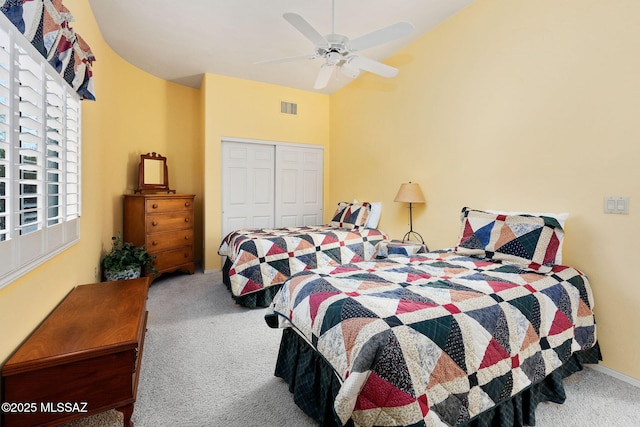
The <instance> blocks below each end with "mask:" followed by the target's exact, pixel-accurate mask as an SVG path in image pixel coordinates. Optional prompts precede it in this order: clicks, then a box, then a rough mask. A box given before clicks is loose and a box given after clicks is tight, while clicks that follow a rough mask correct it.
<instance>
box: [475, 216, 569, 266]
mask: <svg viewBox="0 0 640 427" xmlns="http://www.w3.org/2000/svg"><path fill="white" fill-rule="evenodd" d="M484 211H485V212H489V213H492V214H504V215H531V216H548V217H551V218H555V220H556V221H558V223H560V226H561V227H562V229H563V230H564V223H565V222H566V221H567V218H569V213H567V212H563V213H550V212H506V211H495V210H491V209H484ZM563 242H564V239H562V240H560V245H558V252H556V260H555V263H556V264H560V265H562V243H563Z"/></svg>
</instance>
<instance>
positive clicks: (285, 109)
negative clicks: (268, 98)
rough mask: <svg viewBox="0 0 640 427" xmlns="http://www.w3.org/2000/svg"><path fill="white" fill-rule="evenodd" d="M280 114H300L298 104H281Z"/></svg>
mask: <svg viewBox="0 0 640 427" xmlns="http://www.w3.org/2000/svg"><path fill="white" fill-rule="evenodd" d="M280 112H281V113H284V114H298V104H294V103H293V102H284V101H282V102H280Z"/></svg>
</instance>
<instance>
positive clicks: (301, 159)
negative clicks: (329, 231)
mask: <svg viewBox="0 0 640 427" xmlns="http://www.w3.org/2000/svg"><path fill="white" fill-rule="evenodd" d="M322 162H323V150H322V149H319V148H314V147H304V146H289V145H286V146H277V147H276V205H275V207H276V212H275V220H276V227H288V226H303V225H320V224H322V223H323V221H322Z"/></svg>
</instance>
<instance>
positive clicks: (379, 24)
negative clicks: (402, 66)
mask: <svg viewBox="0 0 640 427" xmlns="http://www.w3.org/2000/svg"><path fill="white" fill-rule="evenodd" d="M472 2H473V0H182V1H178V0H135V1H132V0H108V1H105V0H89V3H90V5H91V8H92V9H93V12H94V15H95V17H96V20H97V22H98V26H99V27H100V30H101V32H102V34H103V37H104V39H105V41H106V42H107V43H108V44H109V46H110V47H111V48H112V49H113V50H114V51H115V52H116V53H117V54H119V55H120V56H121V57H122V58H124V59H125V60H126V61H128V62H129V63H131V64H133V65H135V66H136V67H138V68H140V69H142V70H144V71H146V72H148V73H150V74H152V75H155V76H157V77H160V78H163V79H165V80H169V81H172V82H176V83H179V84H183V85H186V86H191V87H199V86H200V82H201V77H202V75H203V74H204V73H214V74H220V75H225V76H232V77H238V78H242V79H249V80H255V81H260V82H265V83H272V84H277V85H282V86H287V87H292V88H298V89H303V90H314V89H313V86H314V81H315V79H316V76H317V74H318V71H319V69H320V67H321V65H322V64H323V62H324V60H323V59H322V58H318V59H307V58H303V59H298V60H295V61H290V62H272V63H263V64H256V62H260V61H267V60H271V59H277V58H283V57H292V56H301V55H307V54H311V53H313V52H314V45H313V43H312V42H311V41H310V40H309V39H308V38H305V36H304V35H303V34H302V33H300V32H299V31H298V30H297V29H296V28H294V27H293V26H292V25H291V24H290V23H289V22H287V21H286V20H285V19H284V18H283V14H284V13H287V12H293V13H296V14H298V15H300V16H302V17H303V18H304V19H305V20H306V21H307V22H308V23H309V24H310V25H311V26H312V27H313V28H315V29H316V30H317V31H318V32H319V33H320V34H321V35H326V34H331V33H334V32H335V33H338V34H342V35H345V36H347V37H348V38H350V39H352V40H353V39H354V38H357V37H359V36H362V35H365V34H368V33H370V32H372V31H375V30H378V29H381V28H384V27H387V26H389V25H391V24H395V23H397V22H403V21H404V22H409V23H411V24H412V25H413V27H414V30H413V32H412V33H411V34H410V35H409V36H406V37H403V38H401V39H398V40H395V41H392V42H389V43H385V44H382V45H380V46H376V47H372V48H369V49H366V50H363V51H362V52H361V54H362V55H363V56H366V57H367V58H370V59H374V60H377V61H382V62H384V60H385V59H386V58H388V57H389V56H391V55H393V54H394V53H395V52H397V51H398V50H399V49H401V48H402V47H403V46H405V45H406V44H408V43H410V42H411V41H412V40H415V39H416V38H418V37H420V36H421V35H423V34H424V33H426V32H427V31H429V30H431V29H432V28H434V27H435V26H437V25H438V24H440V23H441V22H442V21H444V20H446V19H447V18H449V17H450V16H452V15H453V14H455V13H456V12H458V11H460V10H461V9H463V8H464V7H466V6H467V5H469V4H471V3H472ZM332 29H333V31H332ZM98 60H99V58H98ZM380 78H382V77H380ZM349 81H350V78H348V77H346V76H344V75H342V74H341V73H335V75H334V76H332V78H331V79H330V82H329V84H328V85H327V87H326V88H324V89H321V90H318V91H317V92H321V93H332V92H334V91H335V90H337V89H339V88H341V87H342V86H344V85H345V84H347V83H348V82H349Z"/></svg>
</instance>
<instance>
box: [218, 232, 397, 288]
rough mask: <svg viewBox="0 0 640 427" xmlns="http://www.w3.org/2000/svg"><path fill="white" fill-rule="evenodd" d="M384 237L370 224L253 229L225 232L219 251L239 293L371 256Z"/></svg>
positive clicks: (368, 258)
mask: <svg viewBox="0 0 640 427" xmlns="http://www.w3.org/2000/svg"><path fill="white" fill-rule="evenodd" d="M384 240H387V235H386V234H384V233H383V232H382V231H380V230H377V229H372V228H360V229H354V230H347V229H343V228H338V227H330V226H328V225H319V226H306V227H287V228H259V229H258V228H253V229H242V230H238V231H236V232H233V233H230V234H229V235H227V236H226V237H225V238H224V240H223V241H222V244H221V245H220V249H219V250H218V253H219V254H220V255H223V256H227V257H229V259H230V260H231V262H232V264H231V267H230V269H229V280H230V282H231V292H232V293H233V295H235V296H241V295H245V294H249V293H251V292H255V291H259V290H261V289H263V288H266V287H268V286H273V285H278V284H282V283H283V282H284V281H285V280H286V279H287V278H288V277H289V276H291V275H293V274H294V273H298V272H300V271H304V270H309V269H312V268H317V267H324V266H335V265H340V264H348V263H353V262H359V261H367V260H370V259H372V258H373V257H374V256H375V253H376V245H377V244H378V243H379V242H381V241H384Z"/></svg>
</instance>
